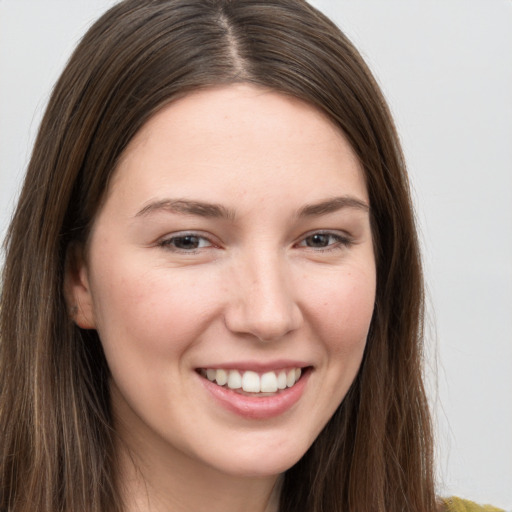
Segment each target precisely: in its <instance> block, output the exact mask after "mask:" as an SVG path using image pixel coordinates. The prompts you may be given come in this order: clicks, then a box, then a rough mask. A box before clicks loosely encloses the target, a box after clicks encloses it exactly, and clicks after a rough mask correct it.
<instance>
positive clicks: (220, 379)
mask: <svg viewBox="0 0 512 512" xmlns="http://www.w3.org/2000/svg"><path fill="white" fill-rule="evenodd" d="M215 380H216V381H217V384H218V385H219V386H224V384H226V383H227V382H228V372H227V371H226V370H217V376H216V377H215Z"/></svg>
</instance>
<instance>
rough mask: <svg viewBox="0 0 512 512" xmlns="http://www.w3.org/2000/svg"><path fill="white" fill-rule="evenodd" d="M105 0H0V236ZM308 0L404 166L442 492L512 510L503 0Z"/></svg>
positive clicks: (510, 36) (511, 100) (507, 61)
mask: <svg viewBox="0 0 512 512" xmlns="http://www.w3.org/2000/svg"><path fill="white" fill-rule="evenodd" d="M113 3H115V2H114V0H0V234H1V237H2V238H3V234H4V232H5V229H6V226H7V223H8V219H9V216H10V214H11V211H12V207H13V205H14V202H15V198H16V194H17V192H18V187H19V184H20V181H21V178H22V175H23V172H24V169H25V166H26V164H27V162H28V159H29V153H30V148H31V145H32V142H33V138H34V136H35V132H36V130H37V127H38V124H39V120H40V117H41V115H42V111H43V109H44V106H45V104H46V102H47V99H48V95H49V92H50V90H51V87H52V84H53V83H54V82H55V80H56V79H57V77H58V75H59V72H60V71H61V69H62V67H63V66H64V64H65V62H66V60H67V58H68V56H69V54H70V52H71V50H72V49H73V47H74V46H75V44H76V43H77V41H78V40H79V38H80V36H81V35H82V34H83V32H84V31H85V29H86V28H87V27H88V26H89V25H90V23H91V22H92V21H93V20H94V19H95V18H96V17H98V16H99V15H100V14H101V13H102V12H103V11H104V10H106V8H108V7H109V6H110V5H112V4H113ZM313 3H314V5H316V6H318V7H320V8H321V9H322V10H324V12H326V13H327V14H328V15H330V16H331V17H332V18H333V19H335V21H336V22H337V23H338V25H340V26H341V28H342V29H344V30H345V31H346V33H347V34H348V35H349V37H351V38H352V40H353V41H354V42H355V43H356V45H357V46H358V48H359V49H360V50H361V52H362V53H363V55H364V56H365V58H366V59H367V61H368V62H369V64H370V66H371V68H372V69H373V71H374V72H375V74H376V76H377V78H378V80H379V82H380V84H381V85H382V87H383V89H384V92H385V94H386V96H387V98H388V100H389V102H390V105H391V109H392V111H393V113H394V115H395V118H396V122H397V125H398V129H399V132H400V135H401V138H402V141H403V145H404V150H405V153H406V157H407V160H408V163H409V170H410V174H411V180H412V185H413V189H414V196H415V199H416V204H417V211H418V218H419V221H420V228H421V232H422V242H423V246H424V258H425V270H426V278H427V282H428V286H429V302H430V305H429V329H428V332H427V334H428V344H429V353H430V360H429V364H428V373H429V375H430V380H429V388H430V393H431V397H432V403H433V407H434V413H435V418H436V423H437V424H438V435H437V447H438V448H437V451H438V464H437V467H438V480H439V492H440V493H441V494H442V495H448V494H458V495H461V496H465V497H468V498H472V499H475V500H478V501H480V502H493V503H495V504H496V505H500V506H502V507H506V508H509V509H512V1H511V0H479V1H476V0H444V1H435V0H430V1H427V0H423V1H418V0H398V1H395V0H387V1H382V0H375V1H370V0H364V1H355V0H351V1H346V0H316V1H314V2H313ZM436 371H437V377H435V376H434V375H435V372H436Z"/></svg>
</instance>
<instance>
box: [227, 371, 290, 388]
mask: <svg viewBox="0 0 512 512" xmlns="http://www.w3.org/2000/svg"><path fill="white" fill-rule="evenodd" d="M217 382H219V381H218V380H217ZM294 384H295V370H290V371H289V372H288V375H287V376H286V385H287V386H288V387H289V388H291V387H292V386H293V385H294Z"/></svg>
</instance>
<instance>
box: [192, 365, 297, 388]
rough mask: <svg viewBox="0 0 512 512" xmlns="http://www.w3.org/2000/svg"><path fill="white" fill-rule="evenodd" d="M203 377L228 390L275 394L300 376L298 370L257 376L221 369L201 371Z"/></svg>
mask: <svg viewBox="0 0 512 512" xmlns="http://www.w3.org/2000/svg"><path fill="white" fill-rule="evenodd" d="M201 373H202V374H203V376H205V377H206V378H207V379H208V380H209V381H211V382H216V383H217V384H218V385H219V386H225V385H227V387H228V388H230V389H240V388H241V389H243V390H244V391H245V392H247V393H260V392H261V393H276V392H277V391H279V390H283V389H286V388H287V387H288V388H291V387H292V386H293V385H294V384H295V383H296V382H297V381H298V380H299V379H300V376H301V374H302V370H301V369H300V368H291V369H289V370H288V371H286V370H280V371H279V372H277V373H276V372H265V373H263V374H262V375H259V374H258V373H257V372H254V371H246V372H243V371H239V370H224V369H222V368H219V369H214V368H207V369H206V370H201Z"/></svg>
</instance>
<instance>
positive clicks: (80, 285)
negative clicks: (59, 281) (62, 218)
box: [64, 244, 96, 329]
mask: <svg viewBox="0 0 512 512" xmlns="http://www.w3.org/2000/svg"><path fill="white" fill-rule="evenodd" d="M64 296H65V299H66V304H67V306H68V311H69V316H70V317H71V318H72V320H73V321H74V322H75V324H76V325H78V327H80V328H82V329H95V328H96V322H95V320H94V307H93V306H94V303H93V299H92V294H91V288H90V286H89V270H88V268H87V263H86V259H85V256H84V248H83V246H82V245H81V244H80V245H79V244H71V245H70V246H69V248H68V252H67V254H66V265H65V271H64Z"/></svg>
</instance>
